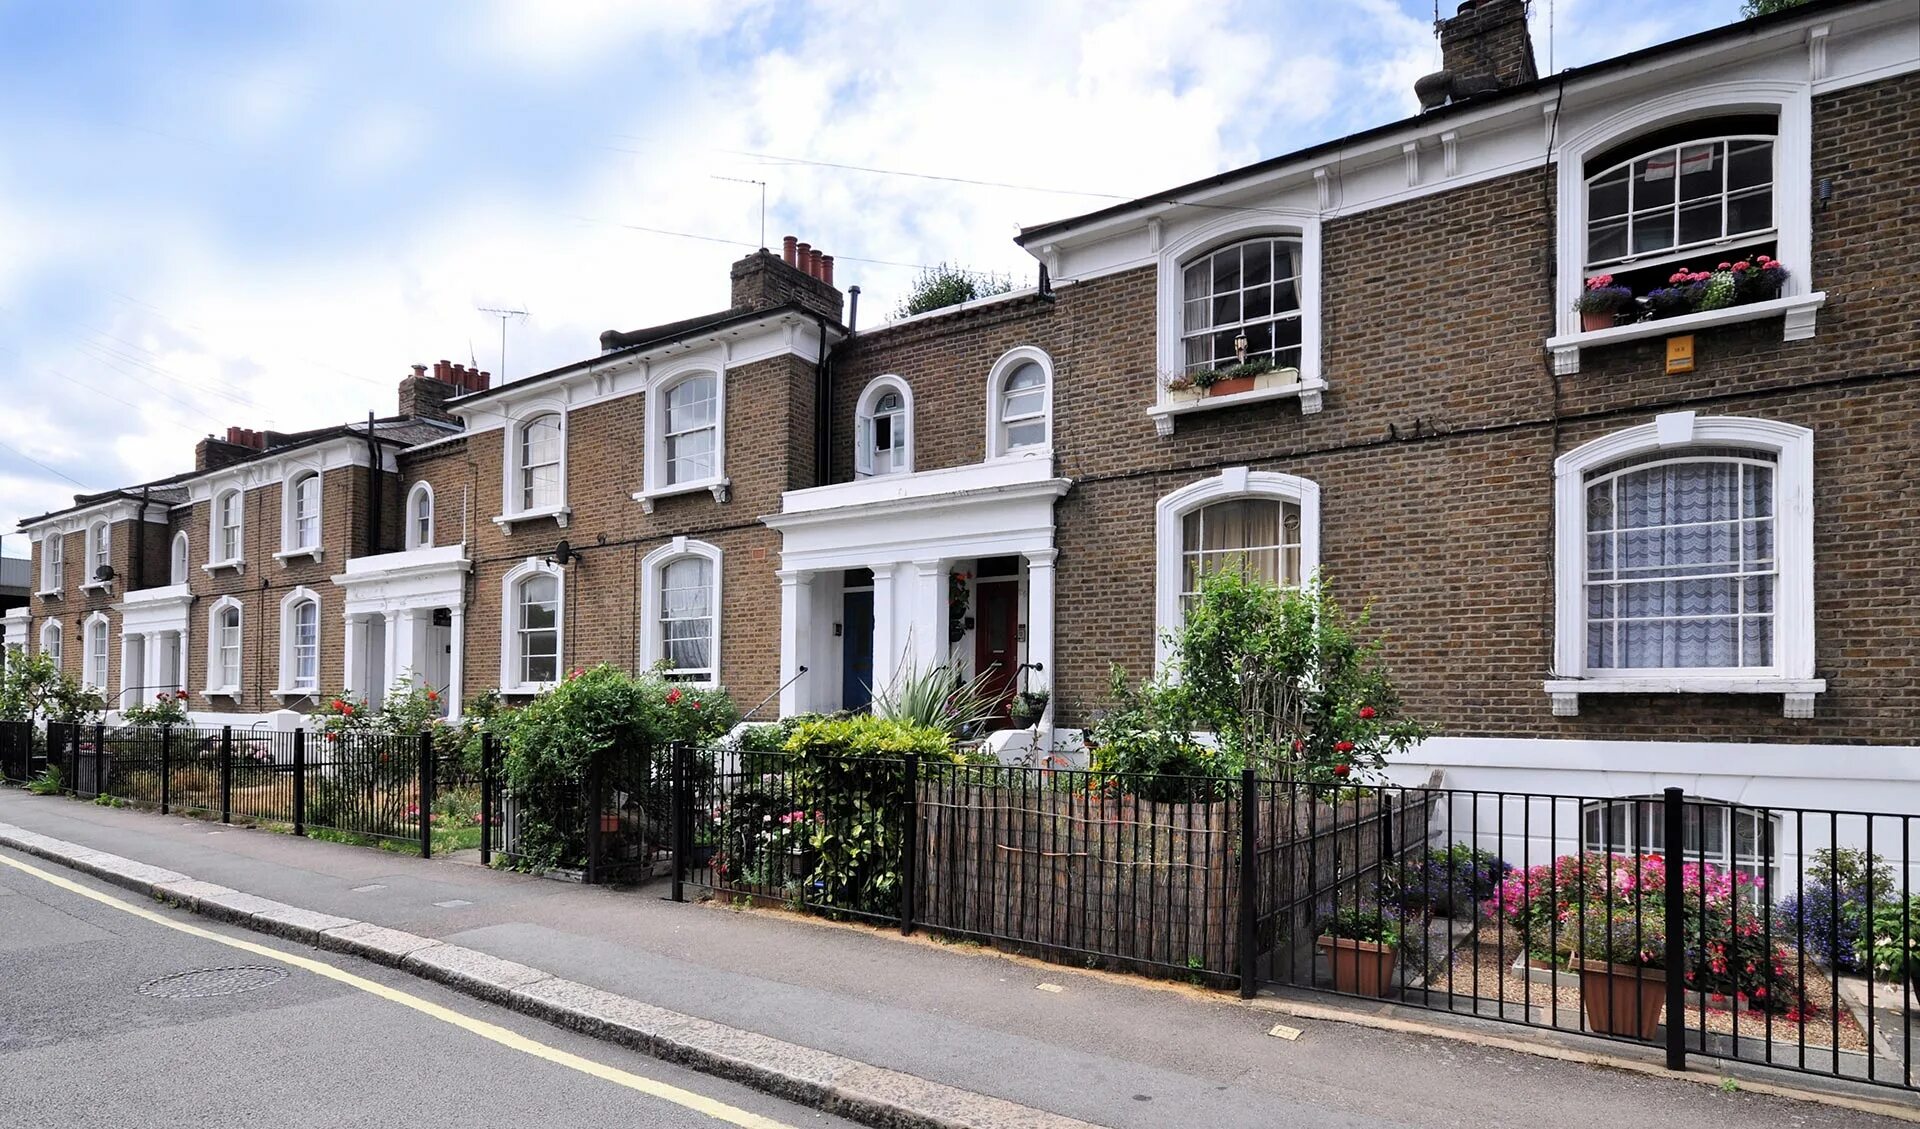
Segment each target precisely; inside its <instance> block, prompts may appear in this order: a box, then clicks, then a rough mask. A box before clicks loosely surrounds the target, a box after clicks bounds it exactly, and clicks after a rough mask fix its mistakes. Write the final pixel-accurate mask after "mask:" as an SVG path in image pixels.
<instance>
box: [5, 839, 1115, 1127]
mask: <svg viewBox="0 0 1920 1129" xmlns="http://www.w3.org/2000/svg"><path fill="white" fill-rule="evenodd" d="M0 846H8V847H12V848H14V849H16V850H21V851H25V852H26V853H28V854H31V855H34V856H36V857H38V858H43V859H46V860H47V861H49V862H54V863H58V864H60V865H62V866H66V867H71V868H72V869H75V870H79V871H81V872H82V873H85V874H90V875H92V876H93V877H96V878H99V879H101V880H102V881H105V882H109V883H112V884H113V885H116V886H120V887H122V888H125V889H128V890H132V891H134V892H136V893H139V894H143V895H146V896H149V897H153V898H156V899H159V900H161V901H165V902H168V903H170V904H173V905H177V906H179V907H180V908H183V909H187V910H190V911H192V912H195V913H199V914H202V915H204V916H207V917H211V918H214V919H216V920H219V921H224V922H228V923H230V924H234V925H240V926H243V927H245V928H248V929H253V930H255V931H258V932H262V933H271V934H274V935H276V936H280V937H285V938H287V939H289V940H294V941H300V942H305V943H308V944H312V945H314V946H316V947H318V948H322V949H328V950H331V951H334V952H340V953H346V954H348V955H351V956H357V957H361V958H363V959H366V960H372V961H376V962H378V963H381V964H385V965H390V966H393V967H395V968H399V969H401V970H402V971H405V972H410V973H412V974H414V975H416V976H420V977H421V978H423V979H429V980H433V981H436V982H438V983H441V984H444V985H446V986H447V987H449V988H452V989H454V990H455V991H458V992H461V993H463V994H465V995H470V996H473V997H475V998H477V999H482V1000H486V1001H487V1002H489V1003H494V1004H498V1005H500V1006H503V1007H507V1008H510V1009H512V1010H514V1011H517V1012H519V1013H521V1014H523V1015H527V1016H530V1017H532V1018H534V1019H540V1020H544V1021H546V1022H549V1023H553V1024H556V1025H558V1026H561V1027H566V1028H568V1029H570V1030H574V1031H578V1032H580V1033H582V1034H585V1035H589V1036H592V1037H594V1038H598V1039H601V1040H604V1041H606V1042H610V1043H615V1044H618V1045H620V1046H624V1047H627V1048H629V1049H632V1050H635V1051H638V1052H640V1053H642V1054H645V1055H648V1056H650V1057H653V1058H658V1059H661V1060H663V1061H666V1062H672V1063H676V1064H679V1065H683V1066H687V1067H691V1068H693V1069H695V1070H699V1071H701V1072H702V1073H706V1074H712V1075H715V1076H717V1077H721V1078H726V1079H729V1080H732V1081H736V1082H740V1083H743V1084H745V1085H748V1086H751V1087H753V1088H754V1089H757V1090H761V1091H763V1092H765V1093H769V1094H772V1095H774V1096H776V1097H780V1098H784V1099H786V1100H789V1101H794V1102H799V1103H801V1104H805V1105H808V1106H812V1107H814V1108H817V1109H821V1110H824V1111H826V1112H828V1113H832V1114H836V1115H839V1116H842V1117H846V1118H848V1119H850V1120H854V1121H859V1122H862V1123H864V1124H867V1125H875V1126H882V1127H884V1129H967V1127H975V1129H1098V1127H1097V1126H1093V1125H1092V1124H1091V1123H1089V1122H1085V1121H1079V1120H1075V1119H1073V1118H1069V1117H1062V1116H1060V1115H1058V1114H1052V1113H1048V1112H1046V1111H1044V1110H1038V1109H1034V1108H1031V1107H1029V1106H1023V1105H1019V1104H1017V1103H1014V1102H1010V1101H1006V1100H1004V1099H1001V1098H995V1097H990V1096H988V1095H985V1094H977V1093H973V1092H971V1091H967V1090H962V1089H959V1088H957V1087H953V1086H947V1085H944V1084H942V1083H938V1082H932V1081H929V1080H927V1079H925V1078H921V1077H918V1076H916V1075H912V1074H906V1073H904V1072H901V1071H897V1070H889V1069H886V1068H885V1067H879V1066H874V1065H872V1064H869V1063H865V1062H860V1061H858V1060H855V1059H850V1058H845V1057H843V1056H840V1055H836V1054H832V1053H830V1052H827V1051H819V1050H814V1049H813V1048H810V1047H803V1046H800V1045H798V1044H795V1043H788V1042H784V1041H782V1040H779V1039H775V1038H772V1037H770V1036H767V1035H760V1034H757V1033H755V1032H752V1031H744V1030H741V1029H739V1028H734V1027H728V1026H726V1025H724V1024H720V1023H714V1022H712V1021H710V1020H705V1019H699V1018H696V1017H694V1016H690V1015H684V1014H681V1013H679V1012H674V1011H668V1010H666V1009H664V1008H659V1007H655V1006H653V1005H652V1004H647V1003H642V1002H641V1001H639V1000H634V999H629V998H627V997H625V996H619V995H615V994H613V993H611V992H606V991H602V990H600V989H598V988H593V987H590V986H588V985H585V984H579V983H576V982H574V981H571V980H563V979H561V978H559V977H556V976H553V975H552V974H550V973H547V972H544V971H542V970H540V969H537V968H533V967H531V966H529V965H524V964H520V963H518V962H516V961H510V960H503V959H501V958H499V957H494V956H490V955H488V954H486V953H482V952H478V951H476V950H474V949H469V948H466V947H464V946H460V945H449V944H444V943H442V942H440V941H436V940H434V939H432V938H430V937H421V936H418V935H416V934H413V933H406V932H402V931H401V930H398V929H388V928H386V927H385V926H380V925H374V924H372V923H370V922H364V921H352V920H349V919H347V918H341V917H335V916H333V915H331V914H324V913H316V912H314V911H312V910H305V909H301V908H299V907H297V906H290V905H287V904H285V903H283V902H276V901H272V900H270V899H267V898H261V897H257V896H255V895H252V894H247V893H244V892H242V891H239V890H233V889H230V888H228V887H225V886H220V885H216V884H214V883H211V882H202V881H199V880H197V879H194V878H190V877H188V876H187V875H184V874H179V873H177V872H174V871H170V870H165V869H162V868H160V867H155V866H149V865H148V864H146V863H141V862H136V861H134V860H132V859H127V858H122V857H121V856H119V855H112V854H107V853H106V852H103V851H95V850H92V849H91V848H88V847H83V846H80V845H79V844H77V843H69V842H66V841H64V840H60V839H54V838H50V837H48V836H45V835H38V834H35V833H33V832H30V831H26V830H25V829H23V828H19V827H15V826H13V825H11V824H6V823H0Z"/></svg>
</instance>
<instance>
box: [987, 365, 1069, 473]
mask: <svg viewBox="0 0 1920 1129" xmlns="http://www.w3.org/2000/svg"><path fill="white" fill-rule="evenodd" d="M1029 361H1031V362H1033V363H1034V364H1037V365H1039V366H1040V373H1041V375H1042V376H1044V377H1046V381H1047V383H1046V393H1047V394H1046V402H1047V407H1046V417H1045V418H1046V423H1047V437H1046V439H1045V440H1044V441H1042V442H1041V443H1039V444H1037V445H1032V446H1026V447H1015V448H1012V449H1011V450H1009V449H1008V447H1007V437H1006V421H1005V420H1004V419H1002V418H1001V411H1002V406H1003V405H1002V401H1003V400H1004V399H1005V396H1006V383H1007V378H1008V377H1010V376H1012V375H1013V373H1014V370H1016V369H1018V368H1019V367H1020V366H1021V365H1024V364H1026V363H1027V362H1029ZM986 451H987V459H986V461H988V462H992V461H994V460H996V459H1030V458H1035V457H1041V458H1045V457H1050V456H1051V455H1052V454H1053V358H1052V357H1050V356H1048V355H1047V352H1046V350H1044V349H1040V348H1037V347H1035V346H1032V345H1018V346H1015V347H1014V348H1012V349H1009V350H1007V351H1006V352H1005V353H1002V354H1001V355H1000V359H999V360H997V361H995V362H993V367H992V368H991V369H989V370H987V446H986Z"/></svg>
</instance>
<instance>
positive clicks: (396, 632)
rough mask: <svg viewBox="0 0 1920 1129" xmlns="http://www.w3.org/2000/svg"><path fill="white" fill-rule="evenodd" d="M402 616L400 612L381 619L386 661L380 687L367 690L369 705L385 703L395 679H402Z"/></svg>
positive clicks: (384, 614)
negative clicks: (388, 688)
mask: <svg viewBox="0 0 1920 1129" xmlns="http://www.w3.org/2000/svg"><path fill="white" fill-rule="evenodd" d="M401 614H402V613H400V612H383V613H381V619H382V621H383V630H382V631H381V636H382V639H383V641H384V642H385V644H386V661H385V663H384V665H383V666H382V667H381V670H380V685H378V686H369V687H367V689H366V695H367V701H368V702H369V703H372V702H375V701H385V700H386V696H387V687H389V686H391V685H393V682H394V679H396V678H398V677H400V655H399V648H400V627H401V621H400V617H401Z"/></svg>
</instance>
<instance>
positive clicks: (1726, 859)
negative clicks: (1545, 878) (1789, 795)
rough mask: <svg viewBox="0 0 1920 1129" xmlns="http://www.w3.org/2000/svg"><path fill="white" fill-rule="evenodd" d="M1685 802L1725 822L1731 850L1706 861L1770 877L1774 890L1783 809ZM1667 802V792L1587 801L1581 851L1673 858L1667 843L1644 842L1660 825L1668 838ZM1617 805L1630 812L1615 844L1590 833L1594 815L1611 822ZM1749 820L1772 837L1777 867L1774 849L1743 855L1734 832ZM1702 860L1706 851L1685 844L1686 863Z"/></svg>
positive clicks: (1685, 799) (1582, 807) (1582, 811)
mask: <svg viewBox="0 0 1920 1129" xmlns="http://www.w3.org/2000/svg"><path fill="white" fill-rule="evenodd" d="M1681 804H1682V806H1683V807H1684V806H1687V805H1692V804H1698V805H1700V808H1701V814H1702V815H1703V816H1706V815H1714V816H1717V818H1719V820H1720V836H1721V842H1723V843H1725V844H1726V848H1727V849H1726V850H1725V851H1724V852H1721V853H1713V852H1708V853H1707V855H1706V861H1707V863H1708V864H1709V865H1711V866H1718V867H1719V868H1720V869H1721V870H1722V871H1724V872H1727V873H1733V872H1735V871H1739V872H1743V873H1745V874H1748V875H1750V876H1753V877H1756V878H1765V879H1767V885H1766V887H1765V888H1766V889H1768V890H1771V889H1773V888H1774V886H1773V879H1774V878H1775V877H1777V876H1778V874H1779V872H1780V859H1781V851H1780V835H1781V831H1782V819H1781V816H1780V814H1779V813H1778V812H1768V811H1766V810H1764V809H1762V808H1754V807H1747V806H1745V805H1741V804H1729V803H1727V802H1726V801H1724V800H1709V799H1703V798H1701V797H1698V796H1684V797H1682V799H1681ZM1665 805H1666V797H1665V796H1663V795H1653V796H1616V797H1614V798H1612V799H1607V800H1584V801H1582V802H1581V804H1580V851H1581V853H1582V854H1585V853H1587V852H1589V851H1593V852H1602V853H1604V852H1607V851H1612V852H1614V853H1618V854H1636V853H1639V852H1641V851H1643V850H1644V851H1648V852H1651V853H1654V854H1662V855H1668V856H1669V857H1671V849H1670V848H1669V847H1668V845H1667V844H1666V843H1665V842H1664V841H1663V842H1662V843H1661V844H1660V845H1659V846H1658V847H1651V846H1644V845H1643V842H1644V841H1645V840H1651V839H1653V838H1654V836H1653V835H1652V834H1643V832H1651V831H1652V830H1653V829H1654V828H1660V829H1661V831H1662V834H1661V836H1660V837H1661V838H1662V839H1663V840H1664V838H1665V835H1664V830H1665V827H1664V823H1663V822H1661V821H1662V820H1663V819H1664V817H1665V814H1666V811H1665ZM1616 808H1618V809H1623V810H1624V811H1625V812H1626V828H1625V834H1624V835H1623V836H1622V837H1621V838H1622V841H1620V842H1609V841H1608V836H1607V835H1605V834H1602V835H1601V836H1600V837H1599V838H1598V839H1595V838H1593V837H1592V836H1591V835H1589V834H1588V827H1587V821H1588V819H1590V818H1592V817H1594V816H1598V817H1599V818H1600V819H1602V820H1605V819H1606V815H1605V814H1604V813H1606V812H1610V811H1612V810H1614V809H1616ZM1743 818H1744V819H1748V820H1752V821H1753V822H1754V823H1755V824H1756V825H1758V826H1760V827H1761V828H1763V830H1762V835H1765V836H1769V837H1771V838H1772V840H1773V844H1774V849H1773V851H1772V852H1771V858H1772V861H1773V865H1772V866H1771V867H1769V866H1767V860H1768V858H1769V852H1767V851H1765V850H1762V851H1760V852H1758V853H1755V854H1750V855H1742V854H1741V853H1740V851H1739V843H1740V838H1739V836H1738V834H1736V833H1735V831H1734V821H1735V820H1737V819H1743ZM1643 819H1644V820H1645V822H1644V823H1643V822H1642V820H1643ZM1602 830H1603V831H1604V830H1605V825H1604V823H1603V824H1602ZM1700 858H1701V853H1700V851H1699V849H1698V847H1697V846H1696V847H1695V848H1691V849H1689V848H1687V847H1686V845H1685V844H1684V843H1683V844H1681V852H1680V860H1681V861H1682V862H1688V863H1691V862H1698V861H1700Z"/></svg>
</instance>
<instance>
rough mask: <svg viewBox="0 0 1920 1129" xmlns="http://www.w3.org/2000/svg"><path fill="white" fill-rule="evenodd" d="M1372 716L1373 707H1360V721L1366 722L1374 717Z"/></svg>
mask: <svg viewBox="0 0 1920 1129" xmlns="http://www.w3.org/2000/svg"><path fill="white" fill-rule="evenodd" d="M1372 716H1373V707H1372V706H1361V707H1360V720H1362V721H1365V720H1366V719H1368V718H1370V717H1372Z"/></svg>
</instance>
